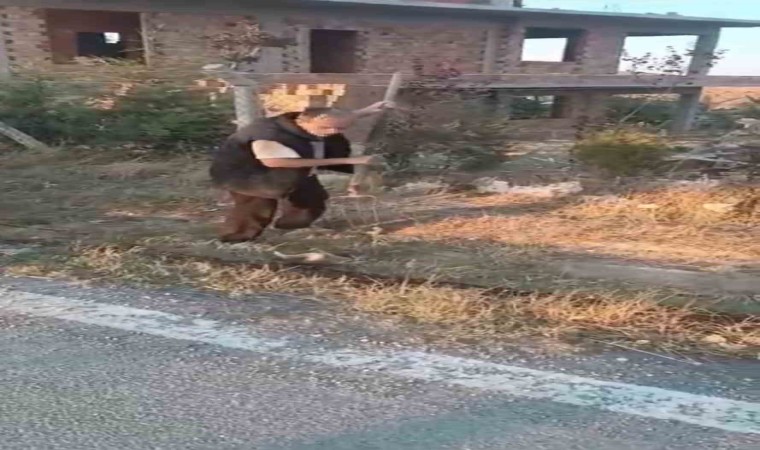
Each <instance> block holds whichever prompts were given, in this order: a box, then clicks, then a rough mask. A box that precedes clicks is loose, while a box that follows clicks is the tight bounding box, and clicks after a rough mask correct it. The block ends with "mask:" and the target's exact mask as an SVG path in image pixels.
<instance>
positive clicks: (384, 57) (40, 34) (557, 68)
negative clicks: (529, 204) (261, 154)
mask: <svg viewBox="0 0 760 450" xmlns="http://www.w3.org/2000/svg"><path fill="white" fill-rule="evenodd" d="M521 3H522V2H519V1H514V0H509V1H504V0H437V1H414V0H255V1H254V0H216V1H214V2H206V1H201V0H150V1H149V0H99V1H97V2H95V1H90V0H0V33H1V35H2V39H0V72H7V73H12V71H13V70H14V68H15V67H21V66H23V65H28V64H33V65H44V64H60V65H65V64H69V63H70V62H71V61H73V60H74V59H75V58H76V57H80V56H96V57H109V58H126V59H132V60H135V61H140V62H143V63H145V64H149V65H152V66H156V67H162V66H165V67H167V69H168V68H175V67H196V68H198V67H201V66H203V65H206V64H209V63H213V62H216V61H218V54H216V53H215V50H214V48H213V47H212V45H211V44H210V42H209V39H208V36H210V35H213V34H215V33H220V32H224V31H225V30H227V31H229V30H232V29H234V27H235V26H236V24H239V23H240V22H241V21H248V22H255V23H257V24H259V26H260V27H261V29H262V30H263V31H265V32H266V33H269V34H271V35H272V36H276V37H278V38H280V39H279V43H277V44H276V45H272V46H270V47H266V48H264V49H263V50H262V51H261V52H260V54H258V55H257V61H256V63H255V64H254V66H253V70H254V71H255V72H257V73H259V74H273V75H267V76H264V77H259V78H258V81H259V83H264V88H263V89H264V90H263V91H262V94H263V96H264V97H265V100H266V99H269V100H272V99H276V100H278V101H280V100H286V101H285V102H284V103H285V104H287V105H288V108H302V107H305V106H309V105H321V104H337V105H342V106H349V107H350V106H354V105H355V104H360V103H363V102H366V101H368V100H371V99H372V98H373V96H375V97H376V96H379V95H380V93H381V92H382V85H383V84H384V83H387V80H388V78H389V74H390V73H392V72H395V71H403V72H405V73H408V74H409V76H410V77H423V78H424V77H433V78H435V77H436V76H437V74H440V72H441V71H444V72H446V73H447V74H449V76H448V77H447V78H449V79H448V80H446V83H447V84H448V85H450V86H451V85H455V86H457V87H460V88H468V87H475V86H477V87H480V88H483V87H485V88H488V89H493V90H495V91H496V92H499V93H503V94H504V95H503V99H502V103H503V108H502V111H503V114H509V108H508V102H509V98H510V97H513V96H517V95H526V96H527V95H541V96H547V97H549V98H552V99H553V102H554V105H553V107H552V108H550V113H549V116H548V117H545V118H543V119H542V120H539V121H534V122H535V123H536V125H537V127H538V128H537V133H538V135H539V136H542V137H546V130H559V129H566V128H567V127H569V126H570V125H571V124H572V123H573V122H574V121H577V120H578V119H579V118H584V119H588V118H594V117H597V116H599V115H600V114H602V113H603V108H604V104H605V99H607V98H608V97H609V96H611V95H620V94H630V93H657V92H668V93H673V94H678V95H680V102H679V106H678V114H677V118H676V120H675V123H674V129H675V130H676V131H685V130H688V129H689V128H690V127H691V125H692V122H693V120H694V116H695V113H696V112H697V110H698V107H699V100H700V94H701V91H702V88H703V87H707V86H758V85H760V77H725V76H722V77H715V76H708V72H709V70H710V67H711V65H712V64H711V63H712V61H713V59H712V55H713V52H714V50H715V49H716V45H717V43H718V38H719V35H720V31H721V28H725V27H758V26H760V21H751V20H727V19H714V18H697V17H684V16H680V15H677V14H667V15H655V14H622V13H596V12H585V11H573V10H562V9H552V10H546V9H529V8H522V7H520V4H521ZM568 7H572V2H568ZM670 35H692V36H695V37H696V47H695V51H694V55H693V58H692V59H691V62H690V65H689V66H688V73H685V74H682V75H678V76H668V77H661V76H660V77H648V76H637V75H632V74H623V73H620V72H619V68H620V60H621V55H622V51H623V48H624V43H625V41H626V39H627V38H630V37H641V36H670ZM542 39H552V40H555V41H560V42H562V44H563V46H564V49H563V51H561V52H559V53H558V55H557V57H556V59H555V60H553V61H534V60H530V58H527V57H526V56H525V52H524V50H525V48H526V47H527V46H529V45H531V43H532V42H534V41H537V40H542ZM352 86H357V87H359V86H361V87H362V88H353V87H352ZM267 96H268V97H267ZM274 103H277V102H274ZM280 103H281V104H282V102H280ZM547 122H549V123H547Z"/></svg>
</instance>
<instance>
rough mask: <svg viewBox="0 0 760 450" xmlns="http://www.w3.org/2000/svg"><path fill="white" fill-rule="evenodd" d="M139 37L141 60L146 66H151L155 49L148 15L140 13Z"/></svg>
mask: <svg viewBox="0 0 760 450" xmlns="http://www.w3.org/2000/svg"><path fill="white" fill-rule="evenodd" d="M140 37H141V38H142V48H143V59H144V60H145V65H146V66H151V65H153V62H154V59H155V49H154V47H153V33H152V28H151V24H150V16H149V13H140Z"/></svg>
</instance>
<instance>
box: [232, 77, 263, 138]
mask: <svg viewBox="0 0 760 450" xmlns="http://www.w3.org/2000/svg"><path fill="white" fill-rule="evenodd" d="M233 91H234V93H235V119H236V123H237V126H238V129H240V128H243V127H245V126H247V125H250V124H251V122H253V121H254V120H256V119H257V118H259V117H260V115H261V108H260V107H259V104H258V103H259V102H258V97H257V96H256V93H257V91H258V90H257V89H255V88H254V87H253V86H235V87H234V88H233Z"/></svg>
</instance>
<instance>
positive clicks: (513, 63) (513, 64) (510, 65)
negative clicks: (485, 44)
mask: <svg viewBox="0 0 760 450" xmlns="http://www.w3.org/2000/svg"><path fill="white" fill-rule="evenodd" d="M506 27H507V30H506V43H505V45H504V48H503V49H502V52H503V55H501V56H502V58H503V60H504V64H503V68H502V72H504V73H516V72H517V68H518V67H517V66H518V65H519V64H520V60H521V59H522V50H523V43H524V41H525V26H524V25H521V24H520V23H519V22H509V23H507V25H506Z"/></svg>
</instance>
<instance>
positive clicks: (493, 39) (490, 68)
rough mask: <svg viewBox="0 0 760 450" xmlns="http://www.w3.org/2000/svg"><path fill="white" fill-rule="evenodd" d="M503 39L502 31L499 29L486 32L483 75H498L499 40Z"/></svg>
mask: <svg viewBox="0 0 760 450" xmlns="http://www.w3.org/2000/svg"><path fill="white" fill-rule="evenodd" d="M500 39H501V29H500V28H498V27H494V28H489V29H488V31H487V32H486V42H485V48H483V73H484V74H494V73H497V72H498V70H497V58H498V54H499V40H500Z"/></svg>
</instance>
